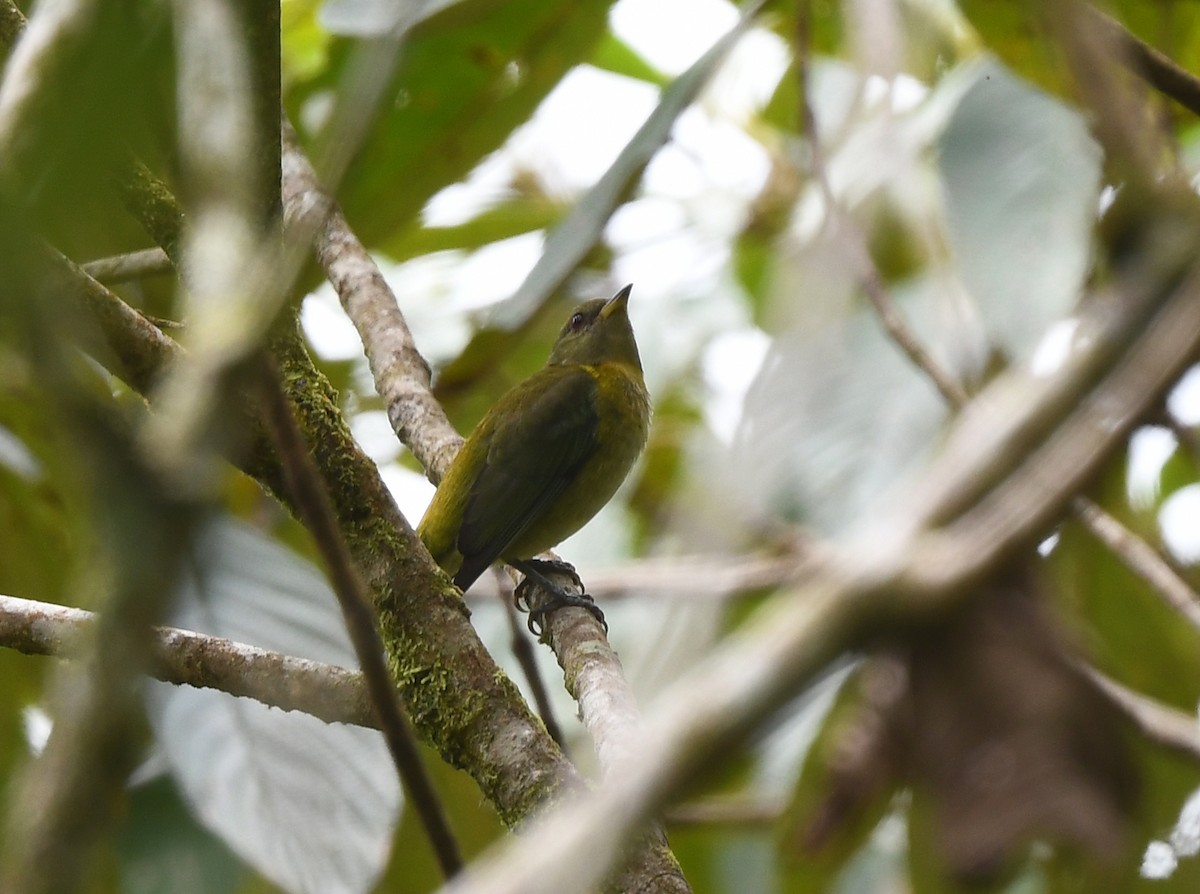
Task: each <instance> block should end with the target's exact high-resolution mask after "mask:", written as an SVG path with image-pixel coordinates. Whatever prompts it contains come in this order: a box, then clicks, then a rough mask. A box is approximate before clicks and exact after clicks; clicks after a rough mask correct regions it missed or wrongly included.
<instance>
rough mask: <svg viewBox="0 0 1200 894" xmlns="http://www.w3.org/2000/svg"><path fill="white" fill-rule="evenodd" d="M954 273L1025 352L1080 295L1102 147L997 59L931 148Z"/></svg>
mask: <svg viewBox="0 0 1200 894" xmlns="http://www.w3.org/2000/svg"><path fill="white" fill-rule="evenodd" d="M938 149H939V157H938V166H939V169H940V172H941V177H942V183H943V185H944V188H945V197H946V211H947V219H948V235H949V239H950V247H951V251H952V253H953V255H954V258H955V261H956V263H957V267H958V271H959V274H960V276H961V277H962V281H963V283H964V284H965V285H966V287H967V289H968V291H969V292H970V293H971V295H972V296H973V297H974V299H975V301H976V302H977V303H978V305H979V308H980V310H981V312H982V313H983V316H984V320H985V323H986V325H987V327H988V331H989V333H990V335H991V336H992V338H993V339H994V340H995V341H996V342H997V343H998V344H999V345H1001V346H1003V347H1004V349H1005V350H1006V351H1007V352H1008V353H1009V354H1010V355H1011V356H1012V357H1014V358H1024V357H1028V356H1029V354H1030V352H1031V351H1032V350H1033V348H1034V346H1035V345H1036V344H1037V342H1038V340H1039V339H1040V338H1041V336H1042V333H1043V332H1044V331H1045V329H1046V327H1047V326H1048V325H1049V324H1050V322H1052V321H1053V320H1055V319H1057V318H1059V317H1061V316H1062V315H1064V314H1065V313H1067V312H1068V311H1069V310H1070V309H1071V307H1072V306H1073V305H1074V303H1075V301H1076V300H1077V299H1078V297H1079V292H1080V288H1081V286H1082V284H1083V281H1084V277H1085V276H1086V275H1087V271H1088V265H1089V251H1090V246H1091V232H1092V225H1093V223H1094V221H1095V218H1096V211H1097V203H1098V197H1099V189H1100V161H1101V159H1100V149H1099V147H1098V146H1097V145H1096V143H1095V141H1094V140H1092V138H1091V136H1090V135H1089V134H1088V129H1087V125H1086V123H1085V122H1084V120H1083V117H1082V116H1081V115H1080V114H1079V113H1077V112H1075V111H1074V110H1072V109H1069V108H1067V107H1066V106H1064V105H1062V104H1061V103H1059V102H1058V101H1057V100H1054V99H1052V98H1050V97H1049V96H1047V95H1046V94H1044V93H1041V92H1039V91H1037V90H1035V89H1033V88H1032V87H1030V86H1028V85H1027V84H1025V83H1023V82H1021V81H1019V80H1018V79H1017V78H1015V77H1014V76H1013V75H1012V74H1011V73H1009V71H1008V70H1007V69H1005V68H1004V67H1003V66H1001V65H999V64H998V63H997V62H995V61H994V60H990V59H989V60H985V61H984V62H982V63H980V64H979V65H977V66H976V67H975V71H974V83H973V84H972V86H971V87H970V88H969V89H968V90H967V91H966V93H965V94H964V95H963V97H962V100H961V101H960V102H959V104H958V106H957V108H956V109H955V110H954V112H953V114H952V115H951V116H950V120H949V123H948V124H947V126H946V130H945V132H944V133H943V134H942V137H941V140H940V141H939V144H938Z"/></svg>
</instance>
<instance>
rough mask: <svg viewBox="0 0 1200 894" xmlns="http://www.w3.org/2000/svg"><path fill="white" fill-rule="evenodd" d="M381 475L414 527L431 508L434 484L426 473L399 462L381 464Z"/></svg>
mask: <svg viewBox="0 0 1200 894" xmlns="http://www.w3.org/2000/svg"><path fill="white" fill-rule="evenodd" d="M379 475H380V477H382V478H383V483H384V484H386V485H387V489H388V491H389V492H390V493H391V495H392V498H393V499H394V500H395V501H396V505H397V506H399V507H400V511H401V512H402V513H404V517H405V518H406V519H408V523H409V524H410V525H412V526H413V527H414V528H415V527H416V526H417V523H418V522H420V520H421V516H422V515H424V514H425V510H426V509H428V508H429V503H430V501H431V500H432V499H433V491H434V486H433V485H432V484H430V483H429V479H427V478H426V477H425V476H424V475H421V474H420V473H418V472H414V471H413V470H412V469H408V468H405V467H404V466H402V465H400V464H399V463H388V464H387V465H386V466H380V468H379Z"/></svg>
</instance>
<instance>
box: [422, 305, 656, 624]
mask: <svg viewBox="0 0 1200 894" xmlns="http://www.w3.org/2000/svg"><path fill="white" fill-rule="evenodd" d="M632 289H633V286H626V287H625V288H623V289H622V290H621V291H620V292H618V293H617V294H616V295H615V296H614V297H613V298H611V299H609V300H608V301H605V300H604V299H602V298H597V299H594V300H592V301H588V302H585V303H584V304H581V305H579V307H577V308H575V311H574V312H573V313H572V314H571V316H570V318H569V319H568V320H567V322H566V325H564V326H563V328H562V331H561V332H560V333H559V335H558V339H557V341H555V343H554V348H553V350H552V351H551V352H550V359H549V360H548V361H546V365H545V366H544V367H543V368H542V369H540V370H539V371H538V372H536V373H534V374H533V375H532V376H530V377H529V378H528V379H526V380H525V381H524V382H522V383H521V384H519V385H517V386H516V387H514V388H513V389H512V390H510V391H508V392H507V393H505V394H504V395H503V396H502V397H501V398H500V399H499V400H498V401H497V402H496V404H495V406H493V407H492V408H491V409H490V410H489V411H488V412H487V414H486V415H485V416H484V417H483V419H482V420H480V422H479V424H478V425H477V426H475V430H474V431H472V432H471V435H470V437H468V438H467V440H466V443H464V444H463V446H462V449H460V450H459V451H458V455H457V456H456V457H455V458H454V461H453V462H452V463H451V464H450V468H449V470H448V471H447V472H446V476H445V478H443V479H442V483H441V484H440V485H439V486H438V489H437V493H436V494H435V495H434V497H433V502H432V503H431V504H430V506H429V509H428V510H426V512H425V517H424V518H422V519H421V524H420V526H419V528H418V533H419V534H420V535H421V540H422V541H424V543H425V546H426V547H427V548H428V549H429V552H430V553H432V554H433V557H434V559H435V560H437V563H438V564H439V565H441V567H442V568H443V569H445V570H446V572H447V573H449V574H451V575H453V577H454V583H455V584H457V585H458V586H459V588H461V589H463V590H466V589H467V587H469V586H470V585H471V584H472V583H474V581H475V580H476V579H477V578H478V577H479V575H481V574H482V573H483V572H484V571H485V570H486V569H487V568H488V567H489V566H490V565H492V563H494V562H496V561H498V560H501V559H502V560H504V561H505V562H507V563H508V564H510V565H512V566H513V567H515V568H517V569H519V570H520V571H522V572H523V573H524V574H525V576H526V578H532V579H533V580H535V581H537V582H538V583H539V584H541V585H542V586H543V587H544V588H545V589H547V590H549V591H550V592H551V593H552V594H553V596H554V598H553V600H552V601H551V603H550V605H548V606H547V607H546V608H544V609H542V610H540V611H538V612H536V613H531V615H530V619H529V628H530V630H533V631H534V632H535V633H536V632H538V631H537V630H536V629H535V627H534V621H535V620H540V619H541V617H542V616H543V615H545V613H546V611H548V610H552V609H554V608H558V607H560V606H561V605H564V604H568V605H580V606H583V607H585V608H587V609H588V610H589V611H591V612H592V613H593V614H595V615H596V617H597V618H598V619H599V620H601V621H603V617H604V616H603V614H602V613H600V611H599V609H597V608H596V607H595V604H594V603H593V602H592V601H591V597H589V596H587V595H586V594H584V595H583V596H575V595H573V594H571V593H567V592H565V591H563V590H562V589H561V588H559V587H555V586H554V585H553V584H551V583H550V582H549V581H547V580H546V578H545V576H544V575H543V574H542V573H541V570H540V569H543V568H544V564H545V563H541V562H534V561H530V560H531V559H532V557H533V556H535V555H537V554H538V553H541V552H545V551H546V550H548V549H550V548H551V547H553V546H555V545H556V544H558V543H559V542H561V541H562V540H565V539H566V538H567V537H569V536H570V535H571V534H574V533H575V532H576V531H578V530H579V529H580V528H582V527H583V526H584V525H585V524H586V523H587V522H588V521H589V520H590V519H591V518H592V516H593V515H595V514H596V513H597V512H599V511H600V508H601V507H602V506H604V504H605V503H607V502H608V501H609V499H611V498H612V495H613V494H614V493H616V490H617V488H618V487H619V486H620V484H621V482H622V481H624V480H625V476H626V475H627V474H628V473H629V470H630V468H631V467H632V466H633V463H634V461H635V460H636V459H637V457H638V454H639V453H641V451H642V448H643V447H644V446H645V444H646V436H647V433H648V432H649V428H650V396H649V394H648V393H647V392H646V383H645V380H644V379H643V378H642V362H641V358H640V357H639V356H638V349H637V343H636V342H635V341H634V337H633V327H632V326H631V325H630V323H629V313H628V304H629V293H630V292H631V291H632ZM555 565H556V566H563V565H565V563H555ZM569 567H570V566H566V568H567V569H569ZM558 570H564V569H563V568H561V567H559V568H558ZM567 573H569V574H571V575H572V576H574V571H573V570H569V571H568V572H567ZM575 579H576V581H578V577H575Z"/></svg>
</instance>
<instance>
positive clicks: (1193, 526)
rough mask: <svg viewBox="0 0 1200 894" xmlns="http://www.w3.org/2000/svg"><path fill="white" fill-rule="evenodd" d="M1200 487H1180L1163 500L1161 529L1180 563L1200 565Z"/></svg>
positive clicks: (1170, 549) (1169, 549) (1159, 523)
mask: <svg viewBox="0 0 1200 894" xmlns="http://www.w3.org/2000/svg"><path fill="white" fill-rule="evenodd" d="M1198 521H1200V484H1189V485H1188V486H1187V487H1181V488H1180V489H1179V490H1177V491H1175V493H1173V494H1171V496H1169V497H1167V498H1166V499H1165V500H1163V504H1162V507H1161V508H1160V509H1159V510H1158V527H1159V531H1161V532H1162V539H1163V543H1164V544H1165V545H1166V547H1167V551H1168V552H1170V554H1171V555H1172V556H1173V557H1174V558H1175V559H1176V560H1177V561H1179V562H1182V563H1183V564H1185V565H1194V564H1196V563H1197V562H1200V524H1197V522H1198Z"/></svg>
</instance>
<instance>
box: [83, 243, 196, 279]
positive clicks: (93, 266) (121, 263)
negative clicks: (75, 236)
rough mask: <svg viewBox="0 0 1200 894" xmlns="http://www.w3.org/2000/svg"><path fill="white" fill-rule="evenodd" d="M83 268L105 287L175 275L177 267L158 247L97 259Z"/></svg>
mask: <svg viewBox="0 0 1200 894" xmlns="http://www.w3.org/2000/svg"><path fill="white" fill-rule="evenodd" d="M81 266H82V267H83V272H84V273H86V274H87V275H88V276H90V277H92V278H93V279H95V280H97V281H98V282H102V283H104V284H105V285H113V284H115V283H121V282H128V281H129V280H131V279H142V278H144V277H147V276H159V275H161V274H164V273H170V274H172V275H174V273H175V265H174V264H172V263H171V259H170V258H168V257H167V253H166V252H165V251H163V250H162V249H161V248H158V247H157V246H155V247H154V248H144V249H142V250H141V251H131V252H128V253H126V254H123V255H114V256H113V257H111V258H97V259H96V260H94V261H88V262H87V263H86V264H83V265H81Z"/></svg>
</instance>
